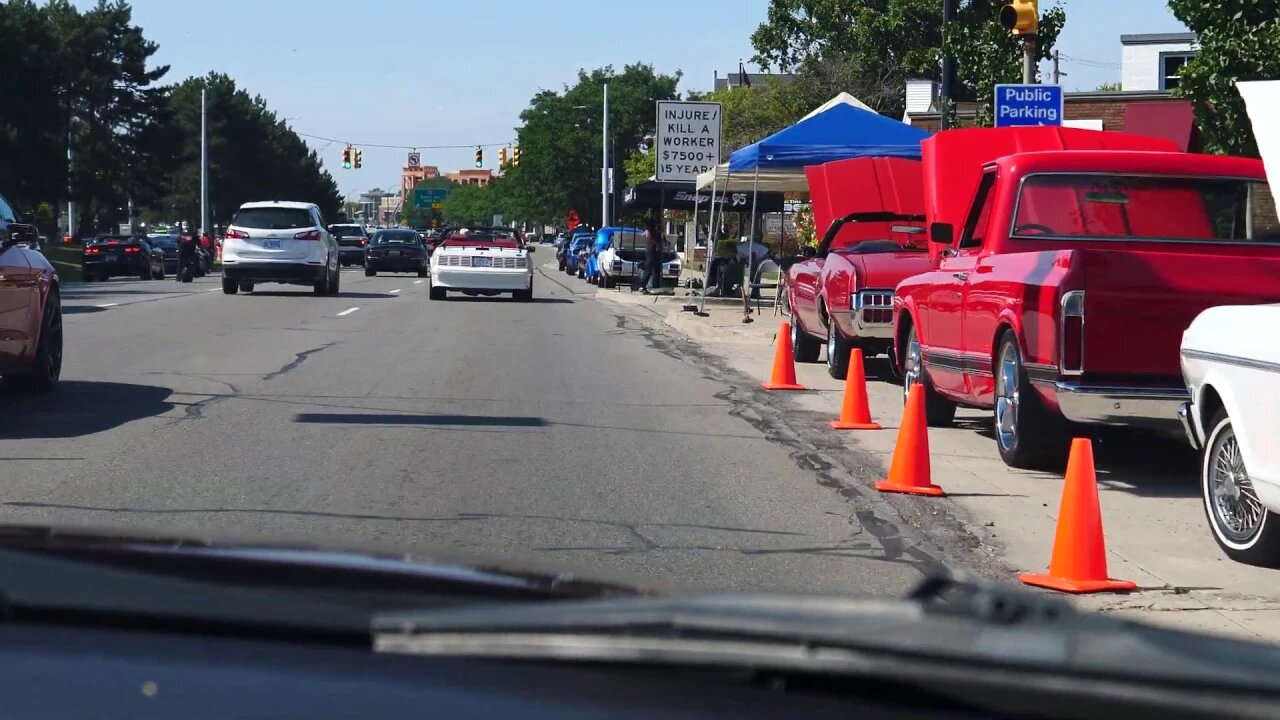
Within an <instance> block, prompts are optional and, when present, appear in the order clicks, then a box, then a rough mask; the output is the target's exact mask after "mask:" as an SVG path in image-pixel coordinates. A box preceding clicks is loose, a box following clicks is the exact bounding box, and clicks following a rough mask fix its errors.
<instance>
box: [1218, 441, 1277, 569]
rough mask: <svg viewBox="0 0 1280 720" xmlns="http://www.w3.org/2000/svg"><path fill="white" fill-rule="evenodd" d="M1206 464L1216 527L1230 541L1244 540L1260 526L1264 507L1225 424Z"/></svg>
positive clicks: (1240, 541) (1242, 541)
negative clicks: (1210, 458) (1208, 465)
mask: <svg viewBox="0 0 1280 720" xmlns="http://www.w3.org/2000/svg"><path fill="white" fill-rule="evenodd" d="M1211 457H1212V460H1211V465H1210V467H1209V495H1210V497H1211V498H1212V499H1213V501H1212V503H1211V504H1212V507H1213V513H1214V515H1215V516H1216V519H1217V522H1218V527H1219V528H1221V530H1222V534H1223V535H1226V536H1227V538H1228V539H1229V540H1231V541H1232V542H1234V543H1240V544H1243V543H1246V542H1248V541H1249V540H1251V539H1252V538H1253V537H1254V535H1256V534H1257V533H1258V530H1259V529H1260V528H1261V527H1262V519H1263V516H1264V514H1265V510H1264V509H1263V507H1262V503H1260V502H1258V495H1257V494H1256V493H1255V492H1254V490H1253V483H1252V482H1251V481H1250V480H1249V472H1248V470H1246V469H1245V466H1244V458H1243V457H1241V455H1240V443H1239V442H1237V441H1236V434H1235V431H1233V430H1232V429H1231V427H1230V426H1227V427H1225V428H1223V429H1222V432H1221V433H1219V435H1218V440H1217V442H1216V443H1215V444H1214V447H1213V451H1212V455H1211Z"/></svg>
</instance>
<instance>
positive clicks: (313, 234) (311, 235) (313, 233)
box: [293, 230, 320, 240]
mask: <svg viewBox="0 0 1280 720" xmlns="http://www.w3.org/2000/svg"><path fill="white" fill-rule="evenodd" d="M293 239H294V240H319V239H320V231H319V230H307V231H306V232H300V233H298V234H297V235H294V236H293Z"/></svg>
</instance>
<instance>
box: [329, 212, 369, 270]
mask: <svg viewBox="0 0 1280 720" xmlns="http://www.w3.org/2000/svg"><path fill="white" fill-rule="evenodd" d="M329 233H330V234H332V235H333V239H334V240H335V241H336V242H337V243H338V262H339V263H341V264H342V266H343V267H346V266H348V265H359V264H360V262H361V261H362V260H364V253H365V249H366V248H368V247H369V231H368V230H366V229H365V228H364V226H363V225H354V224H350V223H342V224H338V225H330V226H329Z"/></svg>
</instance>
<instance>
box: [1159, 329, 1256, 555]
mask: <svg viewBox="0 0 1280 720" xmlns="http://www.w3.org/2000/svg"><path fill="white" fill-rule="evenodd" d="M1275 328H1280V305H1248V306H1236V305H1224V306H1220V307H1214V308H1209V309H1208V310H1205V311H1204V312H1202V313H1200V315H1199V316H1197V317H1196V319H1195V320H1194V321H1192V323H1191V326H1190V327H1189V328H1187V330H1186V332H1185V333H1183V336H1182V374H1183V377H1184V379H1185V380H1186V383H1187V390H1188V392H1189V393H1190V396H1191V400H1190V401H1189V402H1187V403H1186V404H1184V405H1183V406H1182V407H1181V408H1180V409H1179V411H1178V415H1179V416H1180V418H1181V419H1182V424H1183V427H1184V428H1185V429H1186V431H1187V437H1188V439H1189V440H1190V441H1191V444H1192V446H1194V447H1196V448H1197V449H1200V450H1202V451H1203V456H1202V458H1201V460H1200V491H1201V495H1202V496H1203V499H1204V508H1205V515H1206V516H1207V517H1208V519H1209V527H1210V529H1211V530H1212V531H1213V537H1214V539H1215V540H1217V541H1218V545H1219V546H1220V547H1221V548H1222V549H1223V551H1224V552H1226V554H1227V555H1228V556H1229V557H1230V558H1231V559H1233V560H1236V561H1238V562H1243V563H1248V564H1250V565H1261V566H1264V567H1280V340H1277V339H1276V336H1275V335H1274V334H1272V333H1273V332H1274V331H1275Z"/></svg>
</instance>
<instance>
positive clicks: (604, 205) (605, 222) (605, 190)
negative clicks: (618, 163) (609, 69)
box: [600, 83, 610, 228]
mask: <svg viewBox="0 0 1280 720" xmlns="http://www.w3.org/2000/svg"><path fill="white" fill-rule="evenodd" d="M603 126H604V130H603V132H602V137H601V139H600V145H601V149H602V151H603V153H604V165H603V167H601V169H600V227H602V228H604V227H609V175H610V172H609V170H610V168H609V83H605V84H604V123H603Z"/></svg>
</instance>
